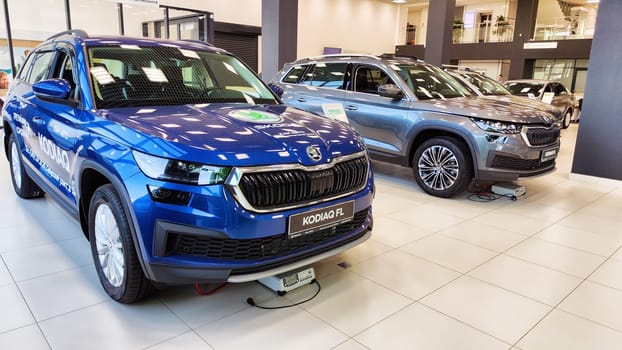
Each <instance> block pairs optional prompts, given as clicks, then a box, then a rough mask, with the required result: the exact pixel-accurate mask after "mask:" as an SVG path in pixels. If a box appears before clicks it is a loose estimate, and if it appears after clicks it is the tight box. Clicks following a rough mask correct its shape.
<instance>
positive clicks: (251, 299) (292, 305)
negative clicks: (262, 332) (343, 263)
mask: <svg viewBox="0 0 622 350" xmlns="http://www.w3.org/2000/svg"><path fill="white" fill-rule="evenodd" d="M311 283H312V284H313V283H315V284H317V290H316V291H315V294H313V295H312V296H311V297H309V298H308V299H305V300H303V301H299V302H297V303H294V304H290V305H281V306H262V305H258V304H255V300H253V298H248V299H246V303H247V304H248V305H250V306H254V307H257V308H260V309H264V310H275V309H285V308H288V307H294V306H297V305H300V304H304V303H306V302H307V301H310V300H313V298H315V297H316V296H317V295H318V294H320V291H321V290H322V286H321V285H320V282H318V281H317V280H315V279H314V280H313V281H311Z"/></svg>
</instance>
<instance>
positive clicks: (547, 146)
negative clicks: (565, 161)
mask: <svg viewBox="0 0 622 350" xmlns="http://www.w3.org/2000/svg"><path fill="white" fill-rule="evenodd" d="M536 128H541V129H542V130H553V131H554V134H555V132H556V133H558V132H559V128H557V127H556V126H550V127H548V128H546V127H536ZM529 129H531V130H533V129H534V127H525V128H524V130H523V132H521V133H520V134H510V135H506V134H496V133H488V132H481V131H480V132H478V134H477V137H476V139H477V144H478V147H479V148H478V152H479V155H480V157H479V159H478V163H477V165H478V169H477V171H476V177H477V179H478V180H480V181H514V180H516V179H518V178H522V177H530V176H536V175H542V174H546V173H548V172H551V171H553V170H555V161H556V159H557V155H558V153H559V147H560V141H559V135H557V136H556V137H552V136H551V137H550V140H546V139H543V140H537V141H538V143H537V144H535V145H534V144H531V142H530V141H534V143H535V141H536V140H535V139H534V138H531V140H530V139H529V138H528V137H527V134H526V130H529Z"/></svg>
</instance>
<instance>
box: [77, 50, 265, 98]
mask: <svg viewBox="0 0 622 350" xmlns="http://www.w3.org/2000/svg"><path fill="white" fill-rule="evenodd" d="M88 53H89V61H90V73H91V76H92V79H91V81H92V84H93V92H94V95H95V102H96V104H97V107H98V108H115V107H142V106H167V105H180V104H197V103H211V102H228V103H236V102H241V103H250V104H275V103H277V101H276V100H275V98H274V96H273V95H272V93H271V92H270V90H269V89H268V88H267V87H266V86H265V85H264V84H263V83H262V82H261V81H260V80H259V79H258V78H257V77H256V76H255V75H254V74H253V73H252V72H251V71H250V70H249V69H248V68H246V66H244V65H243V64H242V63H241V62H240V61H238V60H237V59H236V58H235V57H232V56H229V55H226V54H220V53H213V52H207V51H198V50H185V49H181V48H178V47H174V46H144V47H143V46H136V45H120V46H100V47H89V49H88Z"/></svg>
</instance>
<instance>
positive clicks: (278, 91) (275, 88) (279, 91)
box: [268, 83, 283, 97]
mask: <svg viewBox="0 0 622 350" xmlns="http://www.w3.org/2000/svg"><path fill="white" fill-rule="evenodd" d="M268 87H269V88H270V90H272V91H273V92H274V93H275V94H276V95H277V96H278V97H282V96H283V88H281V87H280V86H278V85H276V84H275V83H270V84H268Z"/></svg>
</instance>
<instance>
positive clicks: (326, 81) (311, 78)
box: [302, 63, 347, 89]
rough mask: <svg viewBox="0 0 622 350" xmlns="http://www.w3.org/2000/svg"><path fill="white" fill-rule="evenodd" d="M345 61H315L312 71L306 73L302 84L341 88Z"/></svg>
mask: <svg viewBox="0 0 622 350" xmlns="http://www.w3.org/2000/svg"><path fill="white" fill-rule="evenodd" d="M346 66H347V63H317V64H316V65H315V69H314V70H313V73H309V74H307V76H306V77H305V80H304V81H303V82H302V83H303V84H304V85H311V86H317V87H323V88H329V89H342V88H343V80H344V75H345V73H346Z"/></svg>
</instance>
